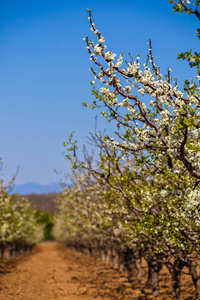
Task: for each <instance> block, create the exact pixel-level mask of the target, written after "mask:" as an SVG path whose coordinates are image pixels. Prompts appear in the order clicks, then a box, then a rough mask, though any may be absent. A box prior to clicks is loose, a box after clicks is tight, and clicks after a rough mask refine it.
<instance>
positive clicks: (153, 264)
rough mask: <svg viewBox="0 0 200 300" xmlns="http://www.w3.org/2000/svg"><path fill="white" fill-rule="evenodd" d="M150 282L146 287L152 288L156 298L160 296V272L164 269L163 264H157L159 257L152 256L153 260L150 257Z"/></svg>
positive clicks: (148, 281)
mask: <svg viewBox="0 0 200 300" xmlns="http://www.w3.org/2000/svg"><path fill="white" fill-rule="evenodd" d="M147 262H148V280H147V284H146V287H147V288H152V293H153V295H154V296H159V293H160V288H159V272H160V270H161V268H162V264H161V263H158V262H157V256H156V255H152V256H151V258H150V257H148V261H147Z"/></svg>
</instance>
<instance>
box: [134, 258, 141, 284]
mask: <svg viewBox="0 0 200 300" xmlns="http://www.w3.org/2000/svg"><path fill="white" fill-rule="evenodd" d="M135 269H136V279H137V280H138V281H139V282H140V281H141V280H142V266H141V256H140V255H138V256H137V257H136V259H135Z"/></svg>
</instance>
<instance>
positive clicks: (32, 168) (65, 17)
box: [0, 0, 199, 184]
mask: <svg viewBox="0 0 200 300" xmlns="http://www.w3.org/2000/svg"><path fill="white" fill-rule="evenodd" d="M87 8H90V9H92V13H93V21H94V23H95V24H96V27H97V28H98V29H99V30H100V31H101V33H102V35H103V36H104V37H105V39H106V45H107V46H108V49H112V50H113V51H114V52H115V53H117V54H120V53H122V52H123V53H125V54H127V53H128V52H131V54H132V56H133V57H134V58H135V57H136V56H137V55H138V54H140V56H141V62H145V60H146V54H147V52H148V45H147V42H148V40H149V38H151V39H152V45H153V51H154V57H155V60H156V62H157V65H159V66H160V67H161V71H162V72H163V73H166V71H167V68H169V67H170V68H171V69H172V70H173V73H172V75H173V76H174V77H176V78H178V80H179V84H180V85H181V84H182V82H183V80H184V79H186V78H190V77H191V76H193V75H194V73H193V70H192V69H190V68H189V67H188V66H187V63H185V62H183V61H180V60H177V59H176V58H177V52H181V51H186V50H189V49H191V48H193V49H194V50H197V51H198V43H199V41H198V40H197V38H196V35H195V30H196V28H197V26H198V20H197V18H195V17H194V16H190V17H189V16H187V15H186V14H183V15H181V16H179V15H178V14H177V13H172V5H171V4H169V3H168V0H162V1H160V0H151V1H148V0H144V1H138V0H137V1H136V0H123V1H122V0H114V1H103V0H102V1H91V0H87V1H84V0H82V1H80V0H78V1H71V0H65V1H63V0H48V1H46V0H29V1H27V0H18V1H16V0H6V1H5V0H4V1H1V2H0V24H1V25H0V69H1V72H0V128H1V130H0V144H1V148H0V157H2V159H3V169H2V173H3V177H4V178H5V180H6V181H8V180H9V179H10V178H11V177H12V174H14V173H15V171H16V169H17V167H19V174H18V176H17V179H16V183H17V184H19V183H20V184H22V183H26V182H36V183H50V182H57V181H59V179H60V176H59V175H57V174H56V173H55V172H54V169H56V170H57V171H59V172H61V171H63V172H66V171H67V169H68V167H67V164H66V161H65V158H64V154H63V153H64V152H65V148H64V147H63V142H65V141H66V140H67V138H68V136H69V134H70V133H71V132H72V131H75V136H76V138H77V140H78V141H79V142H80V145H82V144H83V143H85V141H86V136H87V135H88V132H89V131H93V128H94V118H95V116H96V115H97V114H98V111H95V110H92V111H91V110H90V109H87V108H84V107H82V102H84V101H86V102H91V101H92V99H93V98H92V96H91V87H90V83H89V82H90V81H91V80H92V74H91V73H90V72H89V68H90V66H91V61H90V60H89V56H88V53H87V51H86V50H85V43H84V41H83V37H85V36H86V35H90V36H91V37H92V33H91V31H90V25H89V23H88V19H87V18H88V13H87V12H86V9H87ZM127 57H128V56H127ZM105 126H106V125H105V123H104V120H103V119H102V118H101V117H99V120H98V127H99V129H103V128H104V127H105Z"/></svg>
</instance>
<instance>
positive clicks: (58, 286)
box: [0, 243, 194, 300]
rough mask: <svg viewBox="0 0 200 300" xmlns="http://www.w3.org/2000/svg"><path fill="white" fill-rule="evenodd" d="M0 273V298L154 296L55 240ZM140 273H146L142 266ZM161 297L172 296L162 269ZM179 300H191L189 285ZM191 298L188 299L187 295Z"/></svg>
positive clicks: (67, 299) (71, 299)
mask: <svg viewBox="0 0 200 300" xmlns="http://www.w3.org/2000/svg"><path fill="white" fill-rule="evenodd" d="M18 260H19V261H18V262H17V263H16V266H15V267H13V266H11V267H10V270H9V272H8V273H4V274H1V275H0V300H18V299H23V300H47V299H48V300H54V299H56V300H57V299H58V300H60V299H62V300H80V299H81V300H94V299H97V300H101V299H106V300H111V299H112V300H117V299H120V300H125V299H126V300H129V299H131V300H133V299H140V300H142V299H154V298H153V297H152V295H151V291H149V290H147V289H145V288H144V286H145V281H146V276H143V277H144V278H143V280H142V283H141V284H138V283H136V282H134V281H133V282H132V283H130V282H128V280H127V277H126V276H125V274H120V272H118V271H117V270H114V269H112V268H110V267H108V266H106V265H105V264H103V263H102V262H101V261H100V260H94V259H93V258H90V257H88V256H86V255H83V254H81V253H78V252H74V251H71V250H69V249H66V248H65V247H64V246H62V245H59V244H57V243H46V244H45V243H43V244H40V245H38V246H37V247H36V250H35V252H34V253H33V254H31V255H28V256H25V257H24V258H23V260H22V258H21V259H18ZM143 273H144V274H145V273H147V272H146V267H145V265H144V266H143ZM160 277H161V282H160V285H161V296H160V297H159V298H157V299H166V300H167V299H171V297H170V280H169V276H168V274H166V271H165V270H163V272H161V276H160ZM182 286H184V288H185V287H186V290H185V292H184V293H183V295H182V297H181V299H194V298H193V296H194V288H193V286H192V284H190V283H189V284H187V286H185V281H184V283H183V285H182ZM188 297H190V298H188Z"/></svg>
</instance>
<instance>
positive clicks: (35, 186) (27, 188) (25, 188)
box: [12, 182, 61, 195]
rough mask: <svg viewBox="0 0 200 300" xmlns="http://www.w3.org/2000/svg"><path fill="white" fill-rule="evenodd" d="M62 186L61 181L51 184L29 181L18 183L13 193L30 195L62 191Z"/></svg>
mask: <svg viewBox="0 0 200 300" xmlns="http://www.w3.org/2000/svg"><path fill="white" fill-rule="evenodd" d="M60 192H61V188H60V184H59V183H50V184H39V183H33V182H28V183H25V184H16V185H15V187H14V189H13V191H12V194H13V193H18V194H20V195H29V194H48V193H60Z"/></svg>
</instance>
